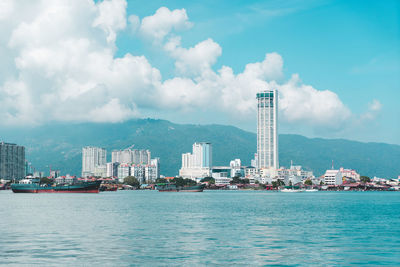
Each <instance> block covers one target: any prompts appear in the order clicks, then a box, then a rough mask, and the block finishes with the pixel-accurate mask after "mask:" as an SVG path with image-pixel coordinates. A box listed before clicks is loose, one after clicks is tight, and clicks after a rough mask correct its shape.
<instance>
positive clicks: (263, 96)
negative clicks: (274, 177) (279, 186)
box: [257, 89, 279, 169]
mask: <svg viewBox="0 0 400 267" xmlns="http://www.w3.org/2000/svg"><path fill="white" fill-rule="evenodd" d="M257 102H258V106H257V157H258V166H257V167H258V168H259V169H261V168H271V167H272V168H275V169H278V168H279V161H278V129H277V118H278V113H277V112H278V94H277V91H276V90H275V89H274V90H267V91H263V92H260V93H257Z"/></svg>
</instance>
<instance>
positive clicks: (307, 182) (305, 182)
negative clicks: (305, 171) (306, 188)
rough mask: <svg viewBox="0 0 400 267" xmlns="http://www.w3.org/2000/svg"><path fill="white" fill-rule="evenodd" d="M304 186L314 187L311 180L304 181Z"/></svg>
mask: <svg viewBox="0 0 400 267" xmlns="http://www.w3.org/2000/svg"><path fill="white" fill-rule="evenodd" d="M304 184H305V185H312V181H311V179H307V180H305V181H304Z"/></svg>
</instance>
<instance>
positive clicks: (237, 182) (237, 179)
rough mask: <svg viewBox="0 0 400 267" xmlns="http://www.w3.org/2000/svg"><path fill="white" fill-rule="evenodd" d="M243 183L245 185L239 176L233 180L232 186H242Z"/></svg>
mask: <svg viewBox="0 0 400 267" xmlns="http://www.w3.org/2000/svg"><path fill="white" fill-rule="evenodd" d="M241 183H243V180H242V179H240V177H239V176H235V177H233V178H232V181H231V182H230V184H241Z"/></svg>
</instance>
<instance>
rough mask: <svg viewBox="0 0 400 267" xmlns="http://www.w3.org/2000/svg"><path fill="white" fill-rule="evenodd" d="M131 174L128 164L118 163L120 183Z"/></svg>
mask: <svg viewBox="0 0 400 267" xmlns="http://www.w3.org/2000/svg"><path fill="white" fill-rule="evenodd" d="M130 175H131V167H130V166H129V164H120V165H119V166H118V176H117V177H118V180H119V181H120V182H121V183H122V182H123V181H124V179H125V178H126V177H128V176H130Z"/></svg>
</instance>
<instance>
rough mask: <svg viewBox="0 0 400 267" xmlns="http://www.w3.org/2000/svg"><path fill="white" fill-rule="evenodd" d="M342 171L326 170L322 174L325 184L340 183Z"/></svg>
mask: <svg viewBox="0 0 400 267" xmlns="http://www.w3.org/2000/svg"><path fill="white" fill-rule="evenodd" d="M342 177H343V176H342V173H341V172H340V170H327V171H326V172H325V174H324V184H325V185H341V184H342Z"/></svg>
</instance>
